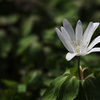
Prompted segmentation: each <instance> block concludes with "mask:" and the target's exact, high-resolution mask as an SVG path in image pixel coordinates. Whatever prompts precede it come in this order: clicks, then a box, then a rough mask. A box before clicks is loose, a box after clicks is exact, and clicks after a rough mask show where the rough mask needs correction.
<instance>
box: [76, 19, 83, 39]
mask: <svg viewBox="0 0 100 100" xmlns="http://www.w3.org/2000/svg"><path fill="white" fill-rule="evenodd" d="M82 34H83V27H82V23H81V21H80V20H79V21H78V22H77V25H76V41H77V40H81V39H82Z"/></svg>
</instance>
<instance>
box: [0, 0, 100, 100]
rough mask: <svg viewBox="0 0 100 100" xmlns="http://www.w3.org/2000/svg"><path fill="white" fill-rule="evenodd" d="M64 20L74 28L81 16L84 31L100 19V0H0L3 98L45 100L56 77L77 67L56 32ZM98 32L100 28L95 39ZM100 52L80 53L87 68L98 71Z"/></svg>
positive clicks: (0, 90)
mask: <svg viewBox="0 0 100 100" xmlns="http://www.w3.org/2000/svg"><path fill="white" fill-rule="evenodd" d="M63 19H67V20H68V21H69V22H70V23H71V24H72V26H73V28H74V29H75V26H76V23H77V21H78V20H79V19H80V20H81V21H82V22H83V28H84V30H85V28H86V27H87V25H88V23H89V22H90V21H93V22H100V0H0V100H41V96H42V95H43V93H44V91H45V89H46V88H47V87H48V85H49V84H50V82H51V81H52V80H53V79H54V78H56V77H58V76H59V75H61V74H63V73H64V71H65V70H66V69H67V68H70V67H74V66H77V57H75V58H74V59H73V60H71V61H70V62H68V61H66V59H65V55H66V53H67V52H68V51H67V50H66V49H65V47H64V46H63V45H62V43H61V41H60V40H59V38H58V36H57V34H56V32H55V27H58V28H60V26H62V22H63ZM99 34H100V26H99V27H98V29H97V30H96V32H95V34H94V35H93V37H92V39H94V38H95V37H96V36H98V35H99ZM97 46H100V44H98V45H97ZM99 56H100V54H99V53H93V54H90V55H87V56H85V57H81V65H82V67H89V68H90V69H91V70H95V71H99V70H100V57H99Z"/></svg>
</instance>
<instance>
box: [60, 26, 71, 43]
mask: <svg viewBox="0 0 100 100" xmlns="http://www.w3.org/2000/svg"><path fill="white" fill-rule="evenodd" d="M61 32H62V35H63V36H64V37H65V38H66V39H67V40H68V41H69V42H71V38H70V36H69V34H68V33H67V31H66V30H65V28H64V27H61Z"/></svg>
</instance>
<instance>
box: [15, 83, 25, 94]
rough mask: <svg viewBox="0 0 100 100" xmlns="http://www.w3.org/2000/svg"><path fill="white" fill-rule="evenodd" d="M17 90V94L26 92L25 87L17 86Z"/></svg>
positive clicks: (23, 85) (22, 85)
mask: <svg viewBox="0 0 100 100" xmlns="http://www.w3.org/2000/svg"><path fill="white" fill-rule="evenodd" d="M17 89H18V93H24V92H26V85H25V84H20V85H18V87H17Z"/></svg>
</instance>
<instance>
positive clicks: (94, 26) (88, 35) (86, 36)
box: [83, 22, 99, 45]
mask: <svg viewBox="0 0 100 100" xmlns="http://www.w3.org/2000/svg"><path fill="white" fill-rule="evenodd" d="M98 26H99V23H93V22H90V23H89V25H88V27H87V29H86V31H85V33H84V37H83V40H84V41H86V42H87V45H88V44H89V42H90V40H91V37H92V35H93V33H94V31H95V30H96V29H97V27H98Z"/></svg>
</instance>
